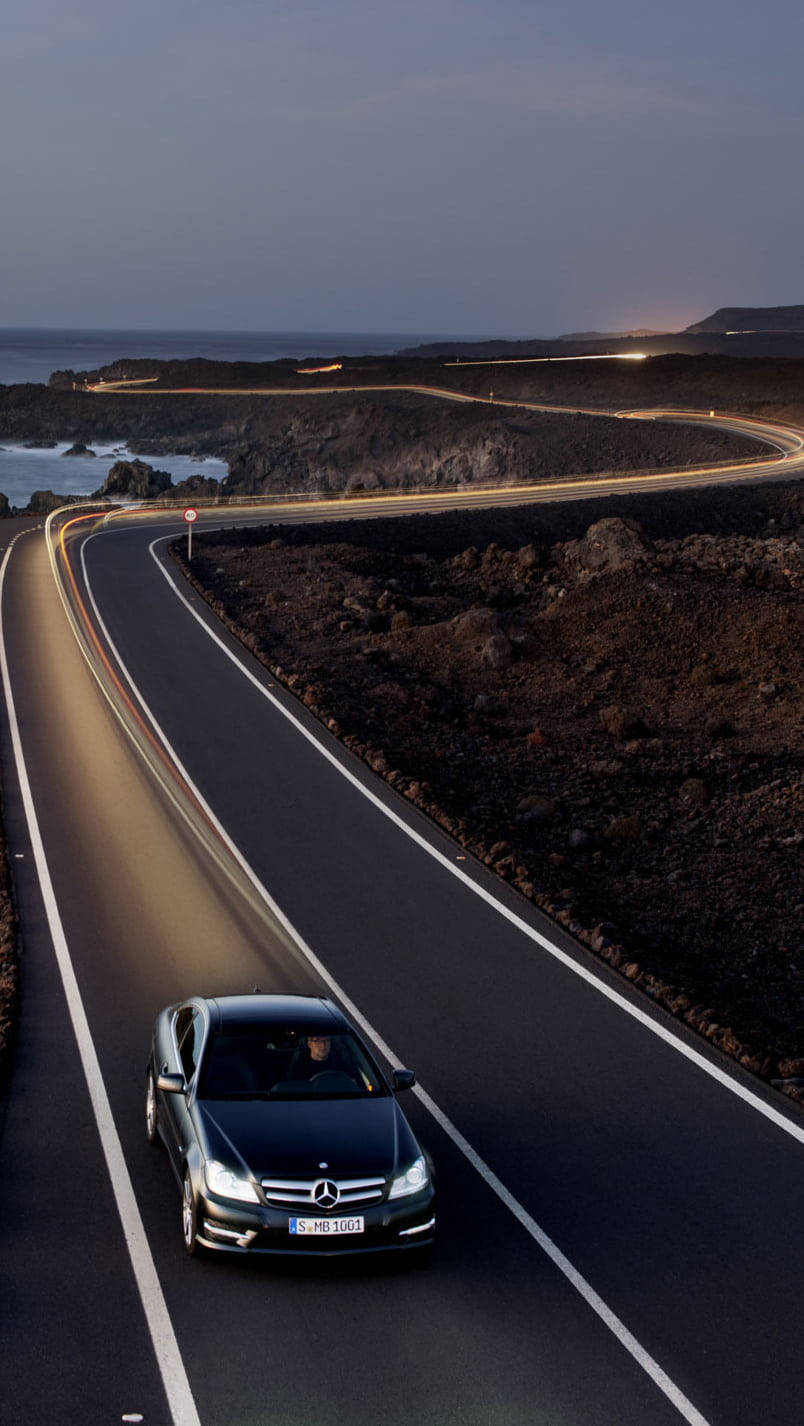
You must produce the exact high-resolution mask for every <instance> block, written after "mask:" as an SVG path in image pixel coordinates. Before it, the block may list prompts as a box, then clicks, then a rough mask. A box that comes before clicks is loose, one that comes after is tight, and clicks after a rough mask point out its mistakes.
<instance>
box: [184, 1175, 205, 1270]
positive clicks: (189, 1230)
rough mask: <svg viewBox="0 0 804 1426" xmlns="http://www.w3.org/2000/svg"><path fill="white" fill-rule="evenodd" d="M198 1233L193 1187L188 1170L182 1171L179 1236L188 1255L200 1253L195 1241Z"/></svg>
mask: <svg viewBox="0 0 804 1426" xmlns="http://www.w3.org/2000/svg"><path fill="white" fill-rule="evenodd" d="M197 1232H198V1209H197V1205H196V1201H195V1194H194V1193H193V1185H192V1182H191V1180H190V1170H189V1169H185V1170H184V1183H183V1185H182V1191H181V1235H182V1238H183V1239H184V1246H185V1249H186V1250H187V1252H188V1253H190V1254H191V1255H195V1254H196V1253H199V1252H200V1251H201V1248H200V1244H199V1243H198V1242H197V1240H196V1236H195V1235H196V1233H197Z"/></svg>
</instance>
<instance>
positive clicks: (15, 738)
mask: <svg viewBox="0 0 804 1426" xmlns="http://www.w3.org/2000/svg"><path fill="white" fill-rule="evenodd" d="M21 533H27V531H25V532H21ZM19 538H20V536H15V538H14V540H12V542H11V543H10V545H9V547H8V549H7V550H6V553H5V555H4V557H3V561H2V564H0V673H1V674H2V684H3V692H4V695H5V700H6V716H7V718H8V724H9V730H10V733H11V744H12V751H13V755H14V763H15V767H16V771H17V780H18V782H19V788H20V795H21V797H22V803H23V808H24V811H25V820H26V822H27V825H28V835H29V837H30V839H31V850H32V852H33V857H34V863H35V865H36V874H37V877H38V880H39V889H40V892H41V895H42V901H43V904H44V908H45V916H46V918H47V924H48V929H49V931H50V937H51V942H52V945H53V951H54V954H55V956H56V962H57V965H58V968H59V973H60V975H61V981H62V985H63V987H64V994H65V998H66V1001H67V1009H68V1012H69V1016H70V1022H71V1024H72V1028H73V1033H74V1035H75V1039H76V1044H77V1047H78V1053H79V1057H80V1060H81V1066H82V1069H83V1071H84V1078H85V1080H86V1084H87V1089H88V1091H89V1097H90V1102H91V1104H92V1111H93V1114H94V1116H95V1123H96V1125H97V1129H98V1136H99V1138H100V1143H101V1149H102V1150H103V1156H104V1159H105V1161H106V1167H107V1169H108V1172H109V1178H110V1180H111V1187H112V1192H113V1194H114V1199H115V1204H116V1206H117V1211H118V1214H119V1216H120V1223H121V1227H122V1229H123V1237H124V1239H125V1243H126V1248H127V1250H128V1255H129V1261H130V1262H131V1267H132V1270H133V1273H134V1280H135V1282H136V1285H137V1290H138V1292H139V1296H140V1302H141V1304H142V1309H143V1313H144V1315H145V1322H146V1326H147V1328H148V1334H149V1336H150V1339H151V1344H152V1346H153V1350H154V1355H155V1357H156V1362H157V1366H158V1368H159V1374H160V1377H161V1379H162V1385H163V1387H164V1390H165V1395H166V1396H167V1401H168V1408H169V1410H170V1413H171V1417H172V1420H173V1423H174V1426H201V1421H200V1417H199V1415H198V1411H197V1409H196V1405H195V1400H194V1398H193V1394H192V1391H191V1388H190V1382H189V1379H188V1377H187V1373H186V1371H185V1368H184V1363H183V1361H182V1357H181V1353H180V1351H179V1345H178V1341H177V1339H176V1334H175V1332H174V1330H173V1323H172V1322H171V1319H170V1313H169V1312H168V1308H167V1303H166V1301H165V1298H164V1295H163V1293H162V1286H161V1283H160V1281H159V1275H158V1273H157V1271H156V1265H155V1263H154V1260H153V1257H152V1254H151V1250H150V1248H149V1246H148V1239H147V1236H146V1233H145V1227H144V1225H143V1222H142V1218H141V1216H140V1211H139V1208H138V1207H137V1200H136V1196H135V1193H134V1187H133V1184H132V1182H131V1178H130V1176H129V1172H128V1168H127V1165H126V1160H125V1155H124V1153H123V1146H122V1143H121V1141H120V1137H119V1135H118V1132H117V1128H116V1126H115V1122H114V1116H113V1114H112V1107H111V1104H110V1101H109V1096H108V1094H107V1092H106V1086H105V1084H104V1082H103V1075H102V1073H101V1068H100V1061H99V1059H98V1055H97V1051H96V1049H95V1044H94V1041H93V1039H92V1033H91V1031H90V1028H89V1020H88V1019H87V1014H86V1011H85V1009H84V1003H83V1001H82V999H81V991H80V989H79V986H78V979H77V977H76V974H75V969H74V967H73V963H72V958H71V956H70V950H69V946H68V944H67V937H66V935H65V932H64V927H63V925H62V920H61V915H60V912H59V908H58V903H57V901H56V895H55V892H54V890H53V882H52V880H51V876H50V869H49V867H48V863H47V857H46V855H45V848H44V843H43V841H42V835H41V832H40V829H39V822H38V819H37V816H36V809H35V807H34V802H33V794H32V792H31V784H30V780H29V777H28V769H27V765H26V762H25V755H24V752H23V748H22V738H21V735H20V729H19V722H18V720H17V711H16V705H15V702H14V695H13V692H12V687H11V677H10V673H9V667H8V658H7V655H6V639H5V622H4V616H3V594H4V591H5V578H6V570H7V568H8V563H9V559H10V556H11V553H12V550H13V548H14V545H15V544H16V541H17V539H19Z"/></svg>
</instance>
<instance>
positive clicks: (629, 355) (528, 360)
mask: <svg viewBox="0 0 804 1426" xmlns="http://www.w3.org/2000/svg"><path fill="white" fill-rule="evenodd" d="M648 355H649V353H648V352H590V353H588V354H587V355H586V356H543V357H471V358H468V359H467V360H465V361H461V360H456V361H445V362H444V363H443V365H444V366H445V367H447V366H535V365H537V364H538V363H539V362H548V361H549V362H555V361H645V360H646V359H647V357H648Z"/></svg>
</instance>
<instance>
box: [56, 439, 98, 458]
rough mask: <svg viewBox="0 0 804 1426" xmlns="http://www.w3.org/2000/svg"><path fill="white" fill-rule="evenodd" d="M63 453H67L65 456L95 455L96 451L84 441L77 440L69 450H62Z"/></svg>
mask: <svg viewBox="0 0 804 1426" xmlns="http://www.w3.org/2000/svg"><path fill="white" fill-rule="evenodd" d="M62 455H65V456H94V455H95V452H94V451H91V450H90V448H89V446H85V445H84V444H83V442H82V441H76V443H75V445H74V446H70V449H69V450H68V451H62Z"/></svg>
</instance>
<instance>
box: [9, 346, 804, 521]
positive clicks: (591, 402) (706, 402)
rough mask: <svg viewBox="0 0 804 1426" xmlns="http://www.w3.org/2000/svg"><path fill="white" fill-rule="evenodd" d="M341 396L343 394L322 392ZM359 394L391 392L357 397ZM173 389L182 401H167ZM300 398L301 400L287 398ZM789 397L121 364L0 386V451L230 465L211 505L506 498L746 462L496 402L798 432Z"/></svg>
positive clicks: (602, 369)
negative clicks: (389, 493)
mask: <svg viewBox="0 0 804 1426" xmlns="http://www.w3.org/2000/svg"><path fill="white" fill-rule="evenodd" d="M143 376H147V377H148V378H151V377H153V378H154V379H153V381H152V382H151V381H150V380H149V383H148V386H147V389H146V388H142V389H139V390H137V391H122V392H121V391H114V390H111V389H110V390H108V391H98V390H94V391H90V390H88V389H86V387H85V384H84V383H85V382H88V381H93V382H96V381H99V380H101V379H103V380H105V381H106V382H108V383H111V382H113V381H114V380H115V379H131V378H136V379H140V378H142V377H143ZM405 384H408V385H418V386H429V387H442V388H444V387H447V388H449V389H451V390H454V391H458V392H461V393H463V394H465V395H467V396H475V397H477V398H478V399H477V403H476V404H475V403H474V402H469V403H462V404H457V403H453V402H445V401H443V400H441V399H438V398H435V397H433V396H428V395H424V394H421V393H416V392H411V391H400V390H398V389H394V388H398V387H399V386H402V385H405ZM339 385H340V386H344V387H349V388H351V389H348V390H342V391H336V390H334V389H333V388H335V387H337V386H339ZM238 386H240V387H244V386H245V387H252V388H254V387H257V388H259V387H261V386H269V387H271V388H272V389H273V390H274V391H275V392H276V393H278V394H272V395H270V396H260V395H257V394H250V395H247V394H238V393H237V391H236V388H237V387H238ZM371 386H373V387H382V386H388V387H389V388H390V389H387V390H373V391H369V390H368V389H365V390H363V389H361V388H368V387H371ZM203 387H206V388H210V387H215V388H216V389H217V390H218V391H219V392H220V393H221V394H217V395H214V394H211V393H210V391H209V390H208V389H207V390H203V389H200V388H203ZM177 388H180V389H181V394H172V393H174V392H175V390H176V389H177ZM302 390H305V391H307V392H309V393H311V394H307V395H294V394H293V393H294V392H300V391H302ZM803 392H804V362H802V361H794V360H784V359H774V360H764V361H751V360H742V361H740V360H730V359H729V358H725V357H711V356H699V357H677V356H676V357H655V358H651V359H650V360H647V361H644V362H617V361H610V362H609V361H602V362H590V363H583V362H579V363H577V364H573V363H569V364H564V363H547V364H537V365H516V364H514V365H508V366H506V365H503V366H499V365H498V366H480V367H475V366H458V367H455V366H446V365H445V364H444V363H443V361H441V360H435V359H433V360H425V359H422V358H419V359H403V358H387V359H383V358H373V359H363V360H358V359H351V360H349V361H344V362H343V363H342V369H341V370H339V371H334V372H323V373H318V374H314V375H312V376H311V375H307V374H303V373H300V372H297V371H296V370H295V367H294V365H293V363H288V362H271V363H263V364H246V363H215V362H203V361H189V362H163V363H160V362H145V361H130V362H126V361H120V362H117V363H114V364H113V366H111V367H107V368H104V369H103V370H102V371H100V372H90V373H59V374H56V375H55V376H54V378H53V379H52V384H51V385H49V386H47V387H44V386H35V385H29V386H8V387H2V386H0V443H2V442H27V443H38V444H48V445H53V444H54V443H55V442H56V441H63V440H66V441H69V442H71V443H72V444H73V446H74V447H75V448H77V449H79V450H80V449H90V450H91V449H92V446H93V442H95V443H97V442H100V441H118V442H125V443H126V444H127V446H128V449H129V450H130V452H131V453H132V455H133V456H136V457H147V458H148V459H149V463H153V464H154V465H155V466H156V467H157V468H158V457H159V455H160V453H161V454H166V453H168V452H172V453H175V454H187V455H192V456H196V457H198V458H201V457H203V456H204V455H214V456H218V457H220V458H222V459H224V460H225V461H226V462H227V464H228V469H229V474H228V477H227V478H226V480H224V481H223V482H221V484H220V486H219V487H218V489H217V491H216V492H214V494H220V495H221V496H222V497H223V498H228V497H235V498H236V497H237V496H240V495H255V494H276V493H284V492H287V491H307V492H317V493H327V492H342V491H344V490H346V491H348V490H350V489H355V490H357V489H365V490H371V489H399V488H403V489H404V488H412V487H422V486H423V487H434V488H438V487H448V486H451V485H462V484H466V483H469V482H472V481H478V480H480V481H494V482H496V481H500V480H505V481H508V482H511V483H517V482H521V481H531V480H550V479H562V478H564V477H565V476H567V475H571V474H578V473H581V472H583V473H588V474H592V475H594V474H603V473H608V472H624V471H627V470H636V469H657V470H662V469H668V468H671V467H678V466H684V465H689V464H693V465H695V464H710V463H719V462H728V461H730V460H740V459H744V458H746V457H753V456H755V455H757V453H758V450H759V449H760V448H759V447H757V445H756V444H755V443H754V442H752V441H749V440H745V439H743V438H739V437H733V436H730V435H727V434H725V433H722V432H718V431H714V430H712V429H711V428H709V429H707V428H703V427H699V428H696V427H684V426H682V425H675V424H672V423H670V422H668V423H664V422H662V423H644V424H641V423H638V422H631V421H623V420H619V419H616V418H611V417H607V416H603V415H601V416H595V415H576V414H571V413H559V412H550V413H536V412H529V411H526V410H518V409H517V408H516V407H510V406H508V407H507V406H505V405H504V404H502V403H504V402H506V401H536V402H544V403H546V404H548V405H555V406H562V405H563V406H572V405H580V406H584V407H587V408H589V409H590V410H600V411H604V410H615V411H620V410H632V409H633V410H636V409H645V408H655V407H662V408H664V409H668V408H669V409H678V410H688V409H696V410H699V411H700V410H710V409H715V410H717V411H718V412H719V413H722V412H723V411H733V412H734V411H738V412H744V413H751V412H753V413H755V414H757V415H766V416H769V417H778V418H779V419H788V420H793V421H795V420H798V421H799V422H800V423H802V424H804V397H803V396H802V393H803ZM169 393H171V394H169ZM491 396H493V398H494V400H493V402H492V403H491V404H490V402H489V398H490V397H491ZM178 493H179V496H181V494H182V492H181V491H179V492H178ZM187 493H191V492H187Z"/></svg>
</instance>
